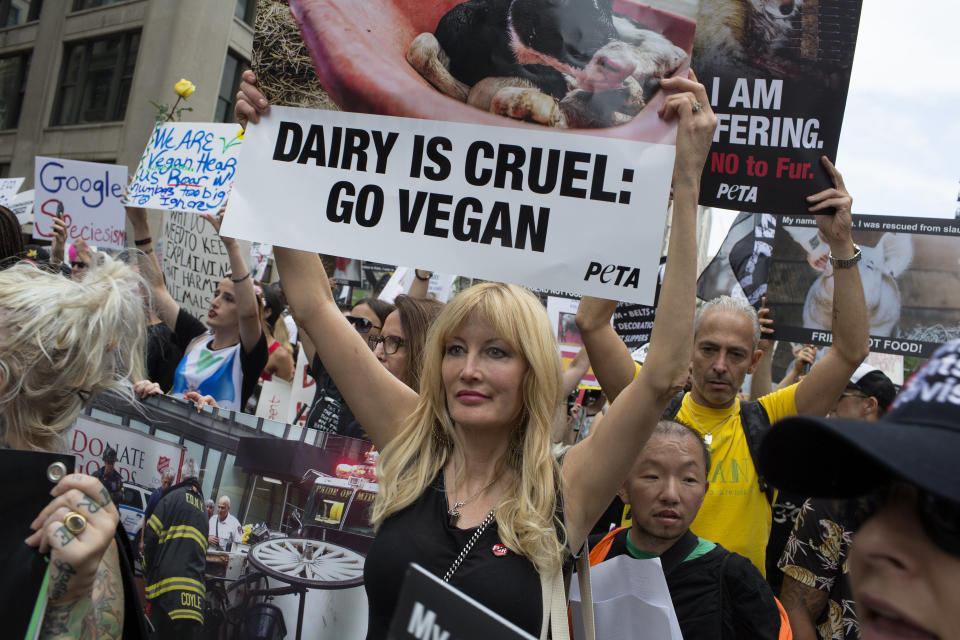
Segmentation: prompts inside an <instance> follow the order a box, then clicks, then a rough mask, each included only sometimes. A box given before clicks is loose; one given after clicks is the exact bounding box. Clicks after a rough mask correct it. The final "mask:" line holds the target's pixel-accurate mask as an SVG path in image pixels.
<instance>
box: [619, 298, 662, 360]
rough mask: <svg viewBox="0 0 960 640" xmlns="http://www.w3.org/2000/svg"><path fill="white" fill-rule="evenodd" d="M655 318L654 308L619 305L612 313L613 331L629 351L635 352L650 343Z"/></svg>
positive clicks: (655, 310) (655, 311)
mask: <svg viewBox="0 0 960 640" xmlns="http://www.w3.org/2000/svg"><path fill="white" fill-rule="evenodd" d="M656 316H657V308H656V307H652V306H647V305H645V304H624V303H620V304H618V305H617V309H616V311H614V312H613V329H614V331H616V332H617V335H618V336H620V339H621V340H623V343H624V344H626V345H627V348H628V349H630V351H636V350H637V349H639V348H640V347H642V346H643V345H645V344H647V343H648V342H650V333H651V332H652V331H653V321H654V320H655V319H656Z"/></svg>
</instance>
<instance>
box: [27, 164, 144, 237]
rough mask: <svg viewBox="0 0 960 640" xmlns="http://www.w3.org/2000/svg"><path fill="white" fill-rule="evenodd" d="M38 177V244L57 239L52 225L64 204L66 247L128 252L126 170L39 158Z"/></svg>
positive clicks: (35, 233)
mask: <svg viewBox="0 0 960 640" xmlns="http://www.w3.org/2000/svg"><path fill="white" fill-rule="evenodd" d="M34 171H35V173H34V176H35V178H34V191H35V194H34V208H33V237H34V238H42V239H44V240H50V239H52V238H53V219H54V218H55V217H56V215H57V206H58V204H62V205H63V214H64V215H63V217H64V221H65V222H66V223H67V244H70V243H71V242H73V241H74V240H86V241H87V244H93V245H97V246H98V247H102V248H105V249H122V248H123V247H124V226H125V224H126V212H125V210H124V208H123V204H122V203H121V202H120V198H121V197H122V196H123V188H124V185H126V184H127V168H126V167H125V166H121V165H115V164H100V163H98V162H81V161H79V160H64V159H62V158H45V157H43V156H37V157H36V160H35V162H34Z"/></svg>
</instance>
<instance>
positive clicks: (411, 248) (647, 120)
mask: <svg viewBox="0 0 960 640" xmlns="http://www.w3.org/2000/svg"><path fill="white" fill-rule="evenodd" d="M268 4H269V3H268ZM290 9H291V11H292V12H293V14H294V15H295V17H296V19H297V22H298V23H299V24H300V25H301V28H302V30H303V40H304V41H305V42H306V47H307V50H308V51H309V53H310V55H311V57H312V61H313V65H314V67H315V70H316V72H317V75H318V77H319V79H320V84H321V85H322V86H323V88H324V89H325V90H326V92H327V94H328V95H329V97H330V99H331V100H332V102H333V103H334V104H335V105H336V106H337V107H338V108H339V109H341V110H342V111H339V112H323V113H319V112H314V111H300V110H291V109H286V108H272V109H271V112H270V113H269V115H268V116H267V117H265V118H262V119H261V121H260V124H258V125H254V126H251V127H249V131H248V132H247V134H246V136H247V138H248V139H247V142H246V144H245V145H244V147H245V148H244V150H242V151H241V154H242V156H243V161H242V163H241V167H240V171H239V172H238V175H237V183H236V188H235V190H234V197H233V198H232V199H231V202H230V209H231V215H230V216H228V219H227V222H226V224H227V227H226V229H227V232H228V233H231V234H233V235H238V236H241V237H256V238H258V239H260V240H262V241H267V242H272V243H274V244H279V245H284V246H290V247H294V248H299V249H304V250H311V251H322V252H325V253H331V254H335V255H349V256H356V257H359V258H363V259H374V260H379V261H384V262H391V263H394V264H408V265H416V266H418V267H422V268H427V269H431V270H433V271H439V272H443V273H459V274H464V275H467V276H470V277H476V278H483V279H489V280H500V281H507V282H520V283H522V284H526V285H528V286H531V287H536V288H541V289H559V290H568V291H573V292H574V293H590V294H593V295H598V296H604V297H608V298H617V299H621V300H626V301H631V302H639V303H646V304H650V303H651V302H652V300H653V290H654V282H655V280H654V279H653V278H652V277H648V276H652V274H653V273H655V270H656V266H657V263H656V258H655V257H658V256H659V244H660V238H659V234H649V233H646V231H647V230H648V229H650V228H657V229H659V228H661V225H662V224H663V221H664V215H665V208H666V207H665V205H666V202H667V197H668V192H669V182H670V177H671V174H672V165H673V157H674V147H673V144H674V141H675V133H676V131H675V126H674V124H672V123H666V122H664V121H663V120H661V119H660V118H659V116H658V115H657V109H658V108H659V106H660V105H662V104H663V100H664V98H665V96H664V93H663V92H662V91H660V90H659V83H658V79H659V78H661V77H664V76H668V75H671V74H674V73H683V72H684V71H685V69H686V64H687V61H688V52H689V51H690V49H691V47H692V44H693V31H694V26H695V23H694V20H693V18H694V16H695V13H696V7H695V3H690V2H682V3H681V2H677V3H676V6H675V7H670V8H656V9H655V8H651V7H649V6H647V5H645V4H640V3H638V2H635V1H634V0H617V1H616V2H614V1H613V0H606V1H604V2H595V1H594V0H576V1H570V2H564V3H555V4H545V3H543V2H538V1H536V0H526V1H521V0H517V1H514V2H500V1H496V0H476V1H472V2H468V3H451V2H449V1H447V0H444V1H442V2H438V1H436V0H432V1H427V2H423V1H420V0H418V1H416V2H414V1H412V0H391V1H388V2H384V3H375V4H370V3H362V2H357V1H356V0H294V1H293V2H291V3H290ZM258 20H259V19H258ZM507 25H510V26H509V27H508V26H507ZM258 28H259V24H258ZM511 34H512V35H511ZM258 38H260V35H259V34H258ZM261 41H262V39H261ZM266 54H267V52H266V51H260V54H259V55H260V57H261V58H262V57H263V56H265V55H266ZM256 57H257V55H256V54H255V58H256ZM441 61H448V62H449V64H446V65H445V64H443V63H442V62H441ZM271 68H272V67H270V66H269V65H268V66H267V67H266V68H265V69H263V70H264V71H267V70H269V69H271ZM260 80H261V82H262V83H263V85H264V90H265V91H266V92H267V94H268V95H277V93H278V92H276V91H274V88H275V87H276V86H277V85H288V84H291V83H293V84H296V82H297V79H296V78H295V77H294V78H291V77H287V76H284V77H282V78H279V79H278V78H272V77H270V76H269V73H268V74H267V75H266V76H262V77H261V78H260ZM268 87H269V88H268ZM570 134H577V135H570ZM267 185H269V188H265V187H266V186H267ZM266 201H269V202H270V205H269V207H268V210H270V211H272V212H282V215H283V217H284V220H283V222H284V224H276V216H275V215H274V216H271V217H272V220H268V219H267V218H266V217H265V216H263V215H262V212H263V211H265V210H267V209H264V203H265V202H266ZM318 204H319V211H318V209H317V206H318ZM234 212H236V215H233V213H234Z"/></svg>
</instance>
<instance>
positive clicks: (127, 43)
mask: <svg viewBox="0 0 960 640" xmlns="http://www.w3.org/2000/svg"><path fill="white" fill-rule="evenodd" d="M139 46H140V32H139V31H132V32H127V33H118V34H115V35H111V36H108V37H105V38H97V39H91V40H81V41H78V42H68V43H66V44H65V45H64V51H63V63H62V65H61V68H60V84H59V86H58V87H57V98H56V101H55V103H54V109H53V118H52V119H51V122H50V124H51V125H62V124H85V123H88V122H112V121H116V120H123V118H124V115H125V114H126V111H127V99H128V98H129V97H130V85H131V84H132V82H133V70H134V67H135V66H136V62H137V49H138V48H139Z"/></svg>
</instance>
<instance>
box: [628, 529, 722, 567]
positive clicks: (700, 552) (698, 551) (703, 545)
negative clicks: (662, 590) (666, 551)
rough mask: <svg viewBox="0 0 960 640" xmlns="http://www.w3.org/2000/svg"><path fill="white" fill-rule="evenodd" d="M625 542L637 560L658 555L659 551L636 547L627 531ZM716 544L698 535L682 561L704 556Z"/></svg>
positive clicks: (657, 556) (629, 551)
mask: <svg viewBox="0 0 960 640" xmlns="http://www.w3.org/2000/svg"><path fill="white" fill-rule="evenodd" d="M626 542H627V552H628V553H629V554H630V555H631V556H633V557H634V558H636V559H637V560H649V559H650V558H659V557H660V554H659V553H647V552H646V551H644V550H643V549H639V548H637V546H636V545H635V544H633V541H632V540H630V533H629V532H628V533H627V538H626ZM716 546H717V543H715V542H710V541H709V540H704V539H703V538H701V537H699V536H698V537H697V546H696V548H694V550H693V551H691V552H690V555H688V556H687V557H686V558H684V559H683V561H684V562H689V561H690V560H696V559H697V558H699V557H700V556H704V555H706V554H708V553H710V552H711V551H713V548H714V547H716Z"/></svg>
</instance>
